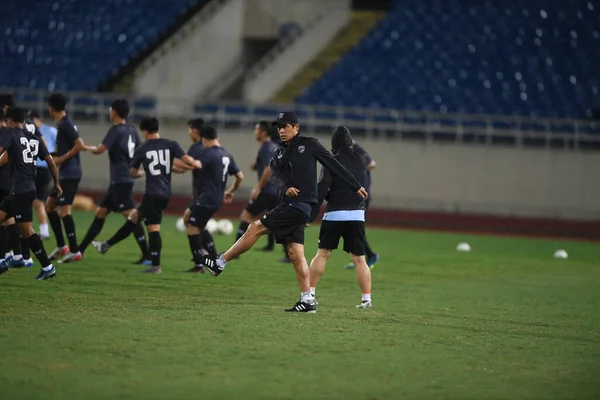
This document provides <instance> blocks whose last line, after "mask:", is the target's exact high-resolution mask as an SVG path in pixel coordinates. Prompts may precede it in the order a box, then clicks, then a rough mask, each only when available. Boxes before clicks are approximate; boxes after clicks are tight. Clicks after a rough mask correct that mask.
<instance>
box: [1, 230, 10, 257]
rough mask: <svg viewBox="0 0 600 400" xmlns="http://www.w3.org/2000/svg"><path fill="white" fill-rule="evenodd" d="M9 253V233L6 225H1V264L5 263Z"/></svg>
mask: <svg viewBox="0 0 600 400" xmlns="http://www.w3.org/2000/svg"><path fill="white" fill-rule="evenodd" d="M6 253H8V233H7V232H6V227H5V226H4V224H0V262H2V261H4V259H5V258H6Z"/></svg>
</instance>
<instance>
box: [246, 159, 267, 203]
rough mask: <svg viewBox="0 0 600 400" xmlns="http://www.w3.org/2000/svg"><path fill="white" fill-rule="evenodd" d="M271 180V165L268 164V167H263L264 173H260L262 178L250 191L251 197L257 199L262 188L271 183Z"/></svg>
mask: <svg viewBox="0 0 600 400" xmlns="http://www.w3.org/2000/svg"><path fill="white" fill-rule="evenodd" d="M270 180H271V166H270V165H267V166H266V167H264V168H263V170H262V174H261V175H260V179H259V180H258V183H257V184H256V186H254V188H253V189H252V191H251V192H250V199H251V200H256V198H257V197H258V195H259V194H260V192H261V191H262V188H263V187H265V185H266V184H267V183H269V181H270Z"/></svg>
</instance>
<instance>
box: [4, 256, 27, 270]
mask: <svg viewBox="0 0 600 400" xmlns="http://www.w3.org/2000/svg"><path fill="white" fill-rule="evenodd" d="M7 260H9V259H8V258H7ZM24 266H25V260H24V259H23V257H21V258H19V259H18V260H15V259H14V257H10V261H8V267H9V268H22V267H24Z"/></svg>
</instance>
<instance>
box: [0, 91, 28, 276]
mask: <svg viewBox="0 0 600 400" xmlns="http://www.w3.org/2000/svg"><path fill="white" fill-rule="evenodd" d="M10 107H15V101H14V99H13V96H12V94H10V93H3V94H0V108H1V111H2V112H3V114H2V117H3V118H2V126H3V127H4V125H5V123H4V113H5V112H6V111H7V110H8V109H9V108H10ZM0 179H1V182H0V201H1V200H3V199H4V198H5V197H7V196H8V195H9V194H10V192H11V190H12V181H13V178H12V176H11V173H10V167H9V166H8V165H4V166H3V167H0ZM22 244H23V243H22V241H21V235H20V233H19V228H18V226H17V224H16V222H15V219H14V218H8V219H7V220H6V221H5V222H4V224H0V261H3V260H5V259H6V260H7V261H8V263H9V266H10V267H32V266H33V261H32V260H30V259H29V257H28V259H27V260H25V258H24V257H23V251H22ZM11 249H12V252H11Z"/></svg>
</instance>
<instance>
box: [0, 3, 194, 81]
mask: <svg viewBox="0 0 600 400" xmlns="http://www.w3.org/2000/svg"><path fill="white" fill-rule="evenodd" d="M193 3H196V0H169V1H163V0H102V1H94V2H89V1H85V0H5V1H3V2H2V14H3V15H4V16H5V17H6V18H3V20H2V30H3V35H4V36H3V38H2V46H0V59H2V66H1V67H0V68H1V70H2V74H0V85H2V86H17V87H26V88H36V89H49V90H95V89H96V88H97V87H98V85H99V84H100V83H102V82H103V81H104V80H105V79H107V78H108V77H109V76H110V75H111V73H115V72H117V71H118V70H119V67H120V66H122V65H125V64H127V63H128V62H129V61H130V60H131V59H132V58H133V57H135V56H136V54H138V53H139V52H140V51H141V50H142V49H144V47H145V46H147V45H148V44H150V43H152V42H153V41H154V40H156V39H157V38H158V36H159V35H160V34H161V33H162V32H164V31H165V30H166V29H168V28H169V26H170V25H171V24H172V23H173V22H174V21H175V19H176V18H177V17H178V16H179V15H181V14H182V13H184V12H185V11H186V10H187V9H188V7H189V6H190V5H191V4H193Z"/></svg>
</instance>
